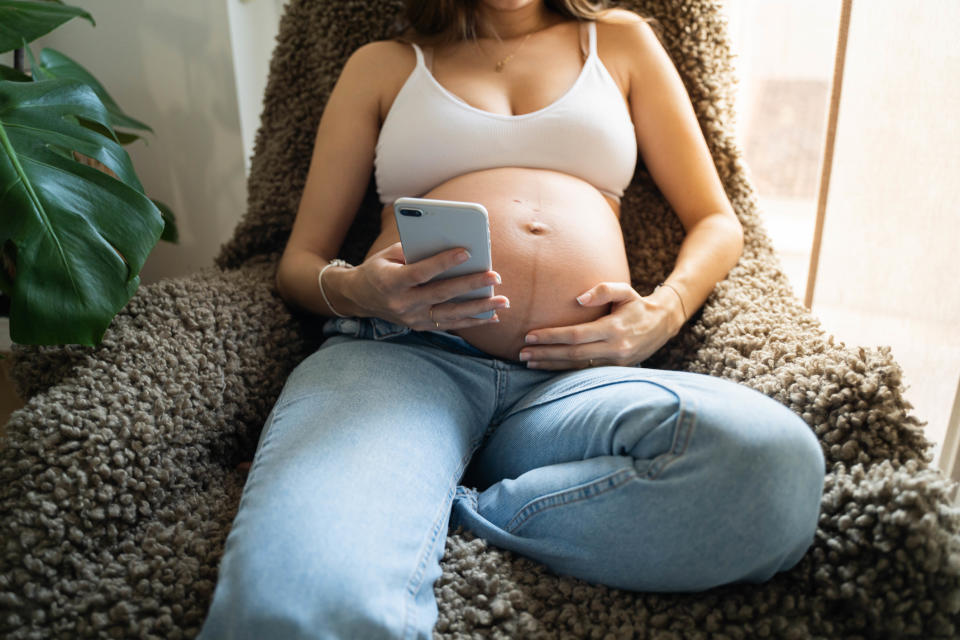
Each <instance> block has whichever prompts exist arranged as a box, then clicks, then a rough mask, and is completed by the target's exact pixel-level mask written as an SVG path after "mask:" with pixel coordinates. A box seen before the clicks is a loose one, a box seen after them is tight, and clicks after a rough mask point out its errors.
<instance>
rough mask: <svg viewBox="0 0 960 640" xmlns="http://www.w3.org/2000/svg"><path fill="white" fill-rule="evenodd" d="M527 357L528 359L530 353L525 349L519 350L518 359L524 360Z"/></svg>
mask: <svg viewBox="0 0 960 640" xmlns="http://www.w3.org/2000/svg"><path fill="white" fill-rule="evenodd" d="M529 359H530V354H529V353H528V352H526V351H521V352H520V360H522V361H523V362H526V361H527V360H529Z"/></svg>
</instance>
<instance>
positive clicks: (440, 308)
mask: <svg viewBox="0 0 960 640" xmlns="http://www.w3.org/2000/svg"><path fill="white" fill-rule="evenodd" d="M509 307H510V301H509V300H508V299H507V298H506V296H493V297H492V298H480V299H478V300H468V301H464V302H450V303H446V304H438V305H435V306H433V307H431V311H430V314H429V315H430V317H431V319H432V322H433V324H434V326H431V327H429V328H430V329H433V328H436V325H439V327H440V328H441V329H465V328H467V327H475V326H478V325H481V324H487V323H490V322H499V321H500V318H499V316H498V315H497V314H496V311H498V310H500V309H508V308H509ZM490 311H494V314H493V317H491V318H474V317H472V316H478V315H482V314H486V313H488V312H490Z"/></svg>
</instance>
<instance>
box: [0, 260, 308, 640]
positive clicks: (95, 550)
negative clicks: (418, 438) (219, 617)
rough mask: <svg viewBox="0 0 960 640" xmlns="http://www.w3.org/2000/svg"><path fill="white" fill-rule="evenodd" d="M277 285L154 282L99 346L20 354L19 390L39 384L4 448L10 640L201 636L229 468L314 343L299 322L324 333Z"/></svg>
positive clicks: (229, 512)
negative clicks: (13, 637)
mask: <svg viewBox="0 0 960 640" xmlns="http://www.w3.org/2000/svg"><path fill="white" fill-rule="evenodd" d="M273 274H274V269H273V265H272V264H269V263H262V264H259V265H249V266H246V267H244V268H243V269H239V270H236V271H221V270H218V269H209V270H205V271H202V272H200V273H197V274H194V275H191V276H189V277H185V278H179V279H172V280H165V281H162V282H158V283H156V284H153V285H149V286H145V287H142V288H141V290H140V291H139V292H138V293H137V295H136V296H135V297H134V298H133V299H132V300H131V301H130V303H129V304H128V305H127V307H126V308H125V309H124V310H123V311H122V312H121V314H120V315H119V316H117V318H116V319H115V320H114V322H113V324H112V325H111V327H110V329H109V330H108V332H107V334H106V336H105V339H104V340H103V342H102V344H101V345H99V346H98V347H96V348H88V349H78V348H63V349H59V350H58V349H49V348H47V349H35V348H19V349H18V351H17V353H16V358H17V361H18V362H17V367H18V374H19V376H20V378H21V380H27V381H29V379H30V378H31V376H33V375H36V376H37V377H38V378H39V379H40V380H41V382H40V383H39V384H32V386H33V393H32V395H31V397H30V398H29V400H28V401H27V404H26V406H25V407H23V408H22V409H20V410H18V411H15V412H14V413H13V415H12V416H11V419H10V421H9V423H8V424H7V427H6V435H5V436H4V438H3V440H0V540H3V541H4V543H3V545H0V611H2V612H3V613H2V614H0V636H5V635H6V634H7V633H8V632H9V633H13V632H14V631H15V630H16V631H17V632H23V631H24V629H25V628H27V627H28V626H29V625H31V624H33V625H37V624H39V625H40V626H39V627H38V628H43V629H49V628H53V627H57V626H58V625H59V626H60V627H61V628H63V629H68V628H69V629H73V632H68V635H72V634H73V633H74V632H76V633H80V632H79V631H77V627H76V625H83V627H84V628H86V629H87V632H89V633H97V634H99V635H104V636H118V637H119V636H128V635H137V636H141V635H144V634H145V635H147V636H150V637H171V636H169V635H168V633H172V632H173V631H175V630H176V629H175V627H176V628H179V629H183V628H188V629H193V632H196V631H198V630H199V624H200V623H201V622H202V620H203V615H204V613H205V607H206V604H207V602H208V601H209V597H210V593H211V592H212V589H213V584H214V582H215V577H216V567H217V563H218V560H219V557H220V553H221V549H222V544H223V538H224V537H225V535H226V532H227V530H228V529H229V525H230V522H231V521H232V518H233V515H234V512H235V509H236V503H237V500H238V499H239V496H240V491H241V490H242V487H243V479H242V477H241V475H240V474H239V473H237V472H235V470H234V467H235V465H236V463H237V462H238V461H240V460H241V459H244V458H246V459H249V456H250V455H252V453H253V450H254V448H255V446H256V438H257V436H258V435H259V431H260V430H261V428H262V426H263V423H264V420H265V418H266V416H267V414H268V413H269V411H270V408H271V407H272V405H273V402H274V400H275V398H276V396H277V395H278V394H279V392H280V389H281V387H282V385H283V383H284V381H285V379H286V377H287V375H288V373H289V371H290V370H291V369H292V368H293V367H294V366H295V365H296V364H297V363H298V362H299V361H300V360H301V359H302V358H303V357H304V356H305V355H306V354H307V353H309V352H310V350H311V349H313V348H315V347H316V345H317V344H318V340H313V339H312V337H311V336H314V337H318V336H319V331H313V330H312V328H311V327H310V326H305V325H310V324H314V325H319V324H320V323H319V322H317V319H316V318H313V319H306V321H305V320H304V319H298V318H294V317H293V316H291V314H290V313H289V312H288V310H287V308H286V306H285V305H284V303H283V302H282V301H281V300H280V299H279V297H278V296H277V295H276V292H275V291H274V286H273V281H274V280H273ZM37 353H40V354H41V356H40V357H39V358H35V357H34V356H35V355H36V354H37ZM58 356H61V357H60V358H58ZM28 386H31V384H30V383H29V382H28ZM131 602H133V603H136V604H135V605H131V604H130V603H131ZM185 602H187V603H190V604H189V606H186V605H185V604H184V603H185ZM38 616H39V617H38ZM134 625H138V630H137V632H136V633H134V632H133V631H132V629H133V628H134Z"/></svg>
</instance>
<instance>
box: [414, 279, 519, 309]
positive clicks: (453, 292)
mask: <svg viewBox="0 0 960 640" xmlns="http://www.w3.org/2000/svg"><path fill="white" fill-rule="evenodd" d="M500 283H501V280H500V274H499V273H497V272H496V271H483V272H481V273H471V274H468V275H465V276H458V277H456V278H448V279H446V280H439V281H437V282H431V283H430V284H427V285H421V286H420V293H422V295H423V298H422V300H423V301H424V302H427V303H429V304H434V305H435V304H440V303H441V302H446V301H447V300H451V299H453V298H455V297H457V296H459V295H461V294H464V293H468V292H470V291H474V290H475V289H483V288H484V287H493V286H496V285H498V284H500Z"/></svg>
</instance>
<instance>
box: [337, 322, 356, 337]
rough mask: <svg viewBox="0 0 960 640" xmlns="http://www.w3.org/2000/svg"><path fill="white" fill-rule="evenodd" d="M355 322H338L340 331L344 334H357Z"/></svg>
mask: <svg viewBox="0 0 960 640" xmlns="http://www.w3.org/2000/svg"><path fill="white" fill-rule="evenodd" d="M357 329H358V326H357V321H356V320H352V319H346V320H341V321H340V331H341V332H342V333H346V334H352V335H356V334H357Z"/></svg>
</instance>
